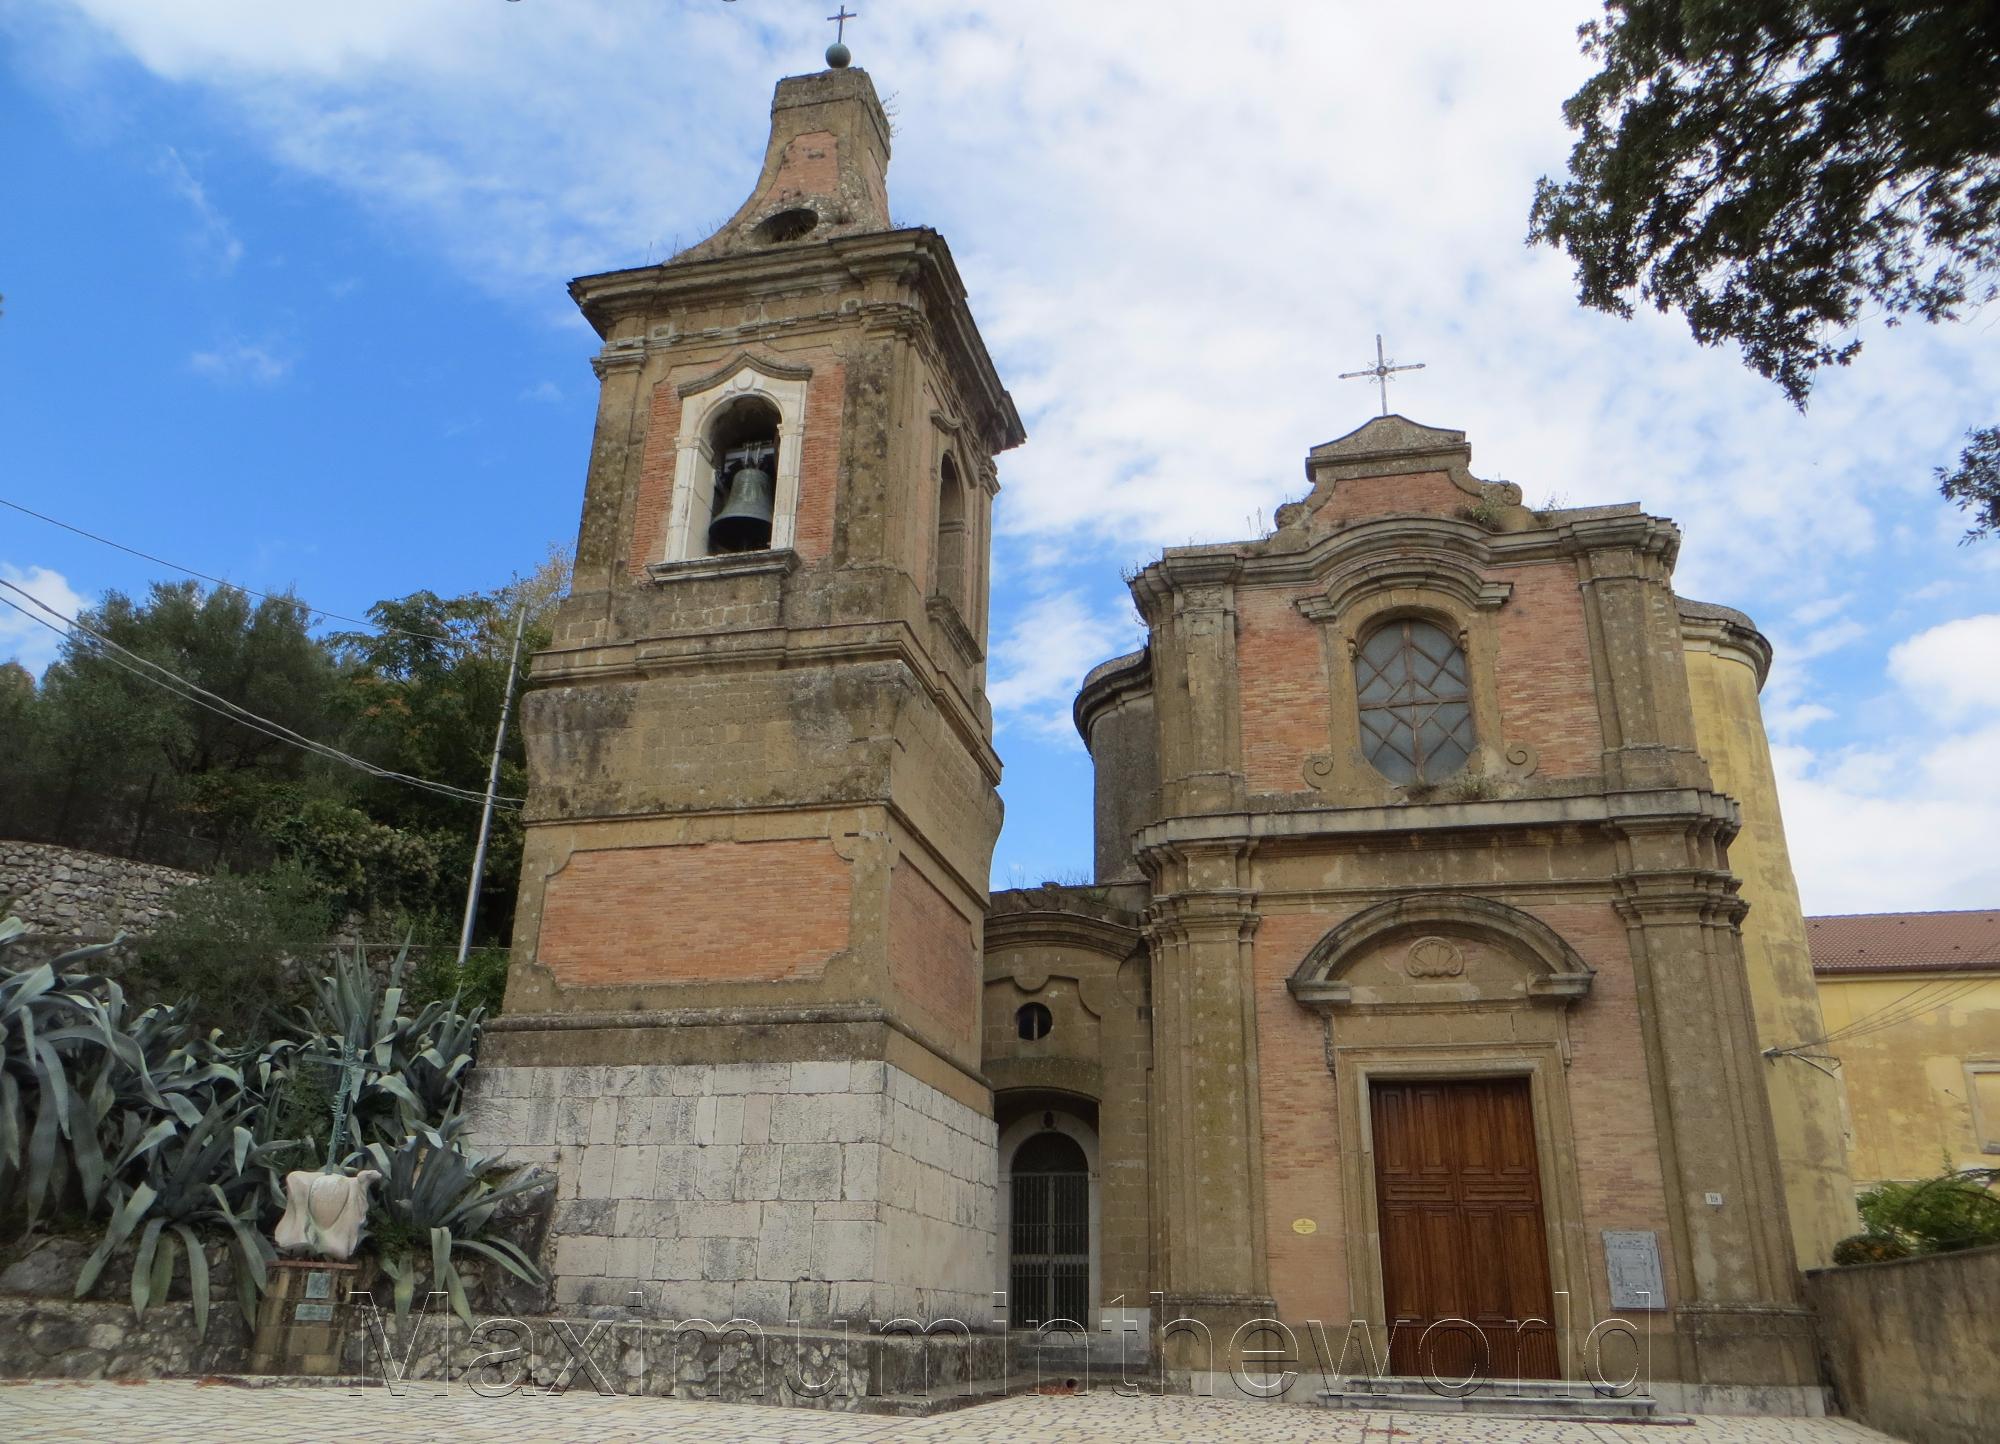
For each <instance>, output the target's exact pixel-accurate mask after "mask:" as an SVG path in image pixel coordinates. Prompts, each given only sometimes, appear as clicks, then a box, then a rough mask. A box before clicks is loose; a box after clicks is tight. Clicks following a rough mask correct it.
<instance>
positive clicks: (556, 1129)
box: [470, 1062, 997, 1328]
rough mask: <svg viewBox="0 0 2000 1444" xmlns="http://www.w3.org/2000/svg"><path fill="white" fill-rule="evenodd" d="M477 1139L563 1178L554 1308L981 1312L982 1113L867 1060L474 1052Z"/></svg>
mask: <svg viewBox="0 0 2000 1444" xmlns="http://www.w3.org/2000/svg"><path fill="white" fill-rule="evenodd" d="M470 1113H471V1123H470V1132H471V1136H472V1138H473V1139H474V1141H475V1143H476V1145H477V1146H478V1147H480V1148H481V1149H482V1150H485V1151H488V1152H494V1153H497V1154H498V1155H499V1156H500V1157H501V1158H503V1159H504V1160H506V1161H507V1162H511V1163H533V1164H537V1165H539V1166H541V1167H544V1168H547V1169H550V1170H552V1171H553V1172H554V1173H555V1175H556V1179H557V1201H556V1208H555V1217H554V1222H553V1225H552V1227H551V1229H550V1246H551V1249H552V1253H553V1259H552V1262H553V1282H554V1287H555V1295H556V1303H557V1305H558V1307H561V1308H575V1307H587V1306H596V1305H611V1306H618V1307H624V1306H625V1305H627V1304H628V1303H629V1302H630V1301H631V1299H630V1295H631V1293H632V1291H633V1290H634V1289H639V1290H641V1291H643V1293H644V1294H645V1296H646V1309H647V1312H648V1313H649V1314H653V1315H657V1316H660V1317H669V1318H706V1319H712V1320H716V1321H722V1320H726V1319H729V1318H732V1317H737V1318H746V1319H751V1320H754V1321H756V1322H758V1323H760V1324H763V1325H766V1326H770V1325H782V1324H784V1323H785V1322H787V1321H788V1320H791V1319H797V1320H799V1321H800V1322H801V1323H803V1324H805V1325H806V1326H808V1327H811V1326H814V1325H817V1324H824V1323H826V1322H828V1321H830V1320H836V1319H846V1320H852V1321H865V1320H868V1319H889V1318H892V1317H914V1318H919V1319H923V1320H930V1319H935V1318H958V1319H963V1320H965V1321H966V1322H967V1323H968V1324H969V1325H970V1326H972V1327H974V1328H977V1327H979V1325H980V1324H981V1323H982V1322H983V1321H985V1320H987V1319H988V1318H989V1316H990V1313H991V1290H992V1286H993V1279H994V1257H995V1255H994V1249H995V1246H996V1245H995V1236H994V1224H995V1194H994V1190H995V1185H996V1178H997V1153H996V1150H997V1138H996V1136H995V1133H994V1127H993V1121H992V1120H991V1119H989V1118H985V1117H982V1116H981V1115H980V1114H978V1113H975V1112H973V1111H972V1110H971V1109H969V1108H966V1107H965V1106H963V1105H962V1104H959V1103H956V1102H954V1101H953V1100H951V1099H950V1098H948V1097H946V1096H945V1095H944V1094H942V1093H940V1092H938V1091H937V1090H936V1089H934V1088H931V1087H930V1086H928V1085H927V1084H924V1083H921V1082H919V1081H918V1080H917V1079H915V1078H913V1077H911V1076H910V1075H909V1074H907V1073H905V1072H903V1071H902V1070H901V1069H898V1068H895V1067H891V1066H889V1065H887V1064H884V1063H880V1062H853V1063H849V1062H830V1063H725V1064H713V1065H709V1064H660V1065H649V1066H643V1067H605V1066H581V1067H568V1068H557V1067H500V1066H495V1067H482V1068H479V1069H477V1070H475V1072H474V1074H473V1077H472V1082H471V1107H470Z"/></svg>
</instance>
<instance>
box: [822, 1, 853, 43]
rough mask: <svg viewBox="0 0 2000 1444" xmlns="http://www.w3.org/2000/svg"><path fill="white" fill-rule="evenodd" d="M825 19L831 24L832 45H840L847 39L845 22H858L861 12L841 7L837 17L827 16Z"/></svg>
mask: <svg viewBox="0 0 2000 1444" xmlns="http://www.w3.org/2000/svg"><path fill="white" fill-rule="evenodd" d="M826 18H827V19H829V20H831V21H832V22H833V26H834V29H833V43H834V44H835V45H840V44H843V43H844V42H845V41H846V39H847V22H848V21H850V20H859V19H860V18H861V12H860V11H859V10H849V9H848V8H847V6H846V5H842V6H841V7H840V13H839V14H838V15H829V16H827V17H826Z"/></svg>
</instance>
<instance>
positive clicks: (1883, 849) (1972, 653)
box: [1766, 614, 2000, 913]
mask: <svg viewBox="0 0 2000 1444" xmlns="http://www.w3.org/2000/svg"><path fill="white" fill-rule="evenodd" d="M1886 671H1887V675H1888V679H1889V680H1891V681H1893V682H1894V683H1895V684H1896V685H1897V687H1899V688H1900V689H1901V694H1900V695H1899V696H1898V695H1892V696H1890V697H1888V698H1886V699H1884V705H1889V706H1894V707H1895V708H1896V709H1897V710H1896V711H1895V712H1894V713H1893V714H1888V715H1890V716H1891V719H1892V720H1891V723H1890V724H1889V725H1882V726H1877V727H1874V728H1872V729H1871V732H1872V734H1873V735H1872V736H1871V738H1870V740H1869V741H1867V742H1865V743H1860V744H1855V743H1850V744H1848V745H1845V746H1842V745H1827V746H1823V747H1820V748H1817V749H1815V748H1813V747H1810V746H1807V745H1804V744H1802V743H1798V742H1796V741H1791V742H1781V743H1780V745H1777V746H1775V747H1773V749H1772V757H1773V760H1774V762H1775V764H1776V766H1777V770H1778V779H1779V788H1780V791H1781V793H1782V795H1783V798H1784V809H1785V834H1786V837H1787V839H1788V840H1789V842H1790V844H1791V852H1792V868H1793V871H1794V872H1795V873H1796V874H1797V876H1798V880H1799V890H1800V893H1801V895H1802V896H1803V898H1804V900H1805V905H1806V911H1807V912H1809V913H1811V912H1877V911H1901V910H1903V909H1909V908H1951V907H1990V906H1992V904H1993V901H1994V899H1995V898H1996V897H2000V767H1995V766H1994V764H1993V759H1994V757H1996V756H2000V614H1988V615H1984V616H1976V617H1961V618H1959V619H1958V620H1956V621H1950V622H1944V623H1941V624H1940V625H1938V626H1934V627H1931V628H1929V629H1927V630H1925V631H1922V632H1919V633H1917V634H1916V635H1915V636H1913V637H1910V638H1908V639H1907V640H1905V641H1903V642H1900V643H1898V644H1897V645H1896V646H1895V647H1893V648H1891V649H1890V651H1889V655H1888V660H1887V665H1886ZM1800 678H1801V674H1799V673H1797V672H1791V673H1788V674H1786V675H1785V677H1783V678H1780V677H1774V678H1773V688H1772V690H1773V691H1774V692H1776V693H1777V696H1776V697H1775V698H1771V699H1767V711H1766V719H1767V721H1768V722H1769V724H1770V726H1771V730H1772V733H1773V735H1774V736H1776V737H1778V738H1780V739H1785V738H1790V737H1792V736H1794V735H1795V734H1796V733H1797V732H1798V731H1799V730H1801V728H1802V727H1803V726H1805V725H1807V724H1808V723H1809V722H1810V721H1813V720H1826V719H1828V718H1830V717H1831V716H1832V715H1833V714H1832V712H1831V710H1830V709H1828V708H1825V707H1823V706H1820V705H1819V704H1817V703H1814V702H1804V701H1800V700H1798V698H1799V692H1800V688H1801V687H1802V682H1801V680H1800ZM1771 702H1775V704H1776V705H1775V706H1772V705H1770V703H1771ZM1815 713H1816V714H1818V715H1817V716H1813V715H1812V714H1815ZM1802 718H1803V719H1805V720H1804V721H1802V720H1801V719H1802Z"/></svg>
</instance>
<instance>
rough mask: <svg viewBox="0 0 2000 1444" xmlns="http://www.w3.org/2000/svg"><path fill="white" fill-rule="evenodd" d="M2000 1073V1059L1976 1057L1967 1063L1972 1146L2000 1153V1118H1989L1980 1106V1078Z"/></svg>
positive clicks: (1966, 1088) (1979, 1149)
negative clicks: (1984, 1075)
mask: <svg viewBox="0 0 2000 1444" xmlns="http://www.w3.org/2000/svg"><path fill="white" fill-rule="evenodd" d="M1989 1073H2000V1059H1988V1058H1974V1059H1970V1060H1969V1061H1968V1062H1967V1063H1966V1065H1965V1101H1966V1102H1967V1103H1968V1104H1969V1105H1971V1110H1972V1146H1973V1147H1974V1148H1975V1149H1977V1150H1978V1151H1979V1152H1981V1153H2000V1118H1988V1117H1986V1116H1985V1112H1984V1110H1983V1109H1981V1108H1980V1106H1979V1079H1980V1077H1981V1075H1983V1074H1989Z"/></svg>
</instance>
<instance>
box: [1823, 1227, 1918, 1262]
mask: <svg viewBox="0 0 2000 1444" xmlns="http://www.w3.org/2000/svg"><path fill="white" fill-rule="evenodd" d="M1909 1256H1910V1250H1909V1246H1908V1245H1907V1244H1905V1243H1904V1242H1903V1241H1902V1240H1901V1239H1898V1238H1893V1237H1891V1236H1890V1235H1888V1234H1882V1233H1857V1234H1854V1235H1852V1236H1850V1237H1848V1238H1844V1239H1842V1240H1841V1241H1840V1242H1839V1243H1837V1244H1835V1245H1834V1246H1833V1261H1834V1262H1835V1263H1837V1264H1863V1263H1888V1262H1890V1261H1891V1260H1893V1259H1899V1258H1908V1257H1909Z"/></svg>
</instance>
